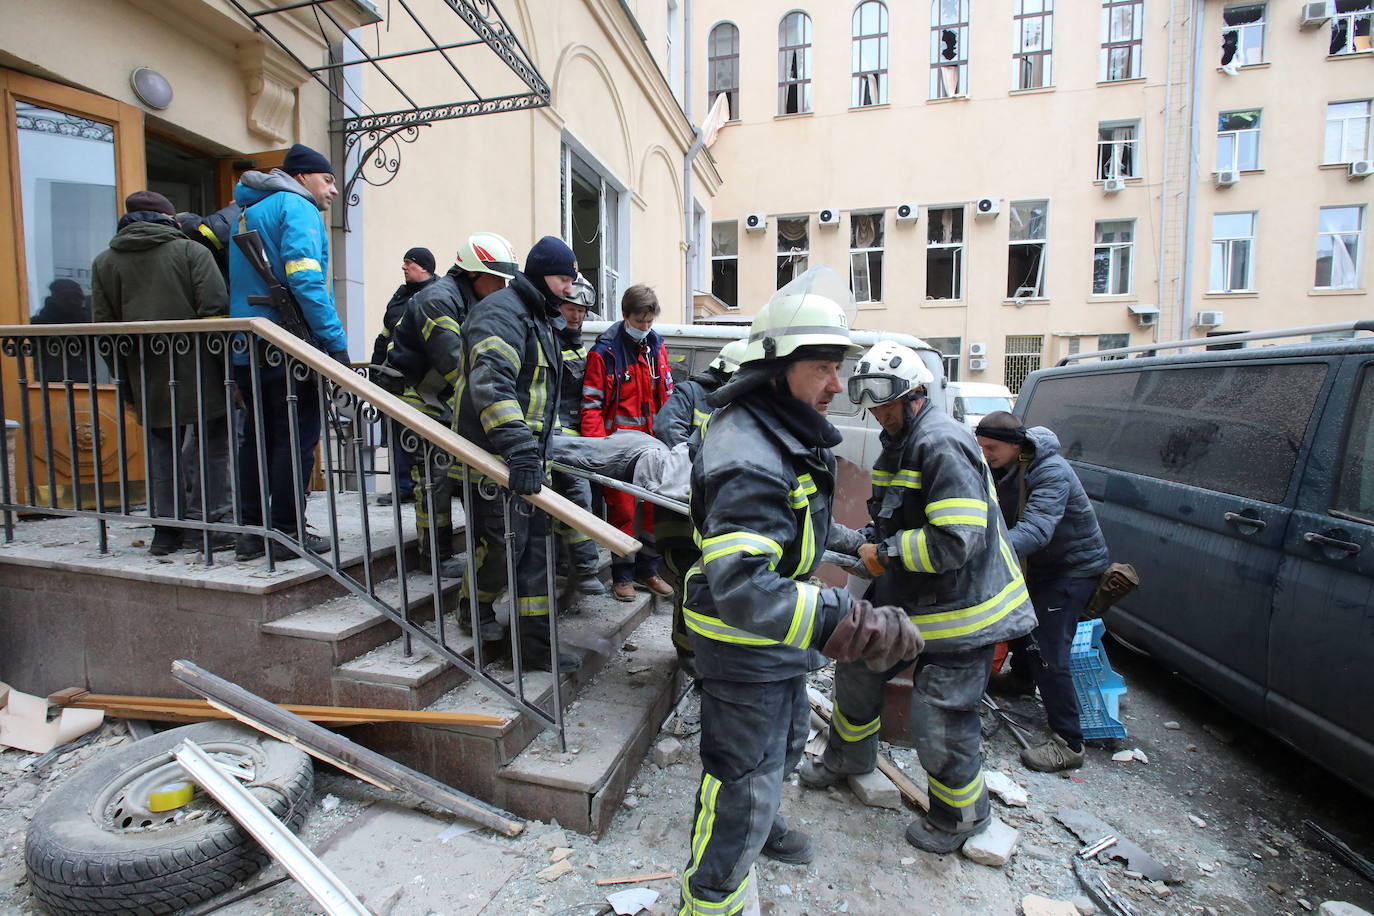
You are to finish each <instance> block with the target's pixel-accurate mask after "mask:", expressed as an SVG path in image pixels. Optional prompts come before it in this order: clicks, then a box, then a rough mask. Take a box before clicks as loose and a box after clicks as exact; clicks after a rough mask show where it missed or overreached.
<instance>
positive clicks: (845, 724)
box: [830, 703, 883, 743]
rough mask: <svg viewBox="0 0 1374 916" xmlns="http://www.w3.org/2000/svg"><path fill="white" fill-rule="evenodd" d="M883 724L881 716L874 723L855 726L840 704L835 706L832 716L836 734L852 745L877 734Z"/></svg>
mask: <svg viewBox="0 0 1374 916" xmlns="http://www.w3.org/2000/svg"><path fill="white" fill-rule="evenodd" d="M882 724H883V719H882V716H879V717H878V718H876V719H874V720H873V721H872V722H865V723H863V724H861V725H855V724H854V723H853V722H850V721H849V719H848V718H847V717H846V716H845V714H844V713H843V712H841V711H840V706H839V704H838V703H836V704H835V709H834V714H833V715H832V716H831V719H830V725H831V727H832V728H834V729H835V734H836V735H838V736H839V738H840V740H841V741H848V742H851V743H852V742H855V741H862V740H863V739H865V738H867V737H868V736H869V735H874V734H877V732H878V729H879V727H881V726H882Z"/></svg>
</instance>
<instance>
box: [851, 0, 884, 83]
mask: <svg viewBox="0 0 1374 916" xmlns="http://www.w3.org/2000/svg"><path fill="white" fill-rule="evenodd" d="M867 7H876V8H877V10H878V31H876V32H873V33H867V32H864V31H863V13H864V10H865V8H867ZM889 22H890V20H889V19H888V9H887V4H886V3H884V2H883V0H861V2H860V3H859V4H858V5H856V6H855V7H854V12H853V14H852V15H851V17H850V30H849V33H850V52H849V58H850V59H849V64H850V66H849V69H850V88H849V107H850V108H869V107H872V106H874V105H886V104H887V101H888V75H889V70H888V66H889V58H888V43H889V41H888V39H889ZM869 42H876V44H877V47H878V60H877V69H874V70H866V69H863V66H862V65H863V60H864V48H865V47H866V46H867V43H869ZM869 78H872V80H873V84H874V85H876V86H877V88H878V92H877V96H876V98H875V99H874V100H873V101H870V102H864V101H862V96H863V92H864V89H863V87H864V84H865V82H866V81H867V80H868V79H869Z"/></svg>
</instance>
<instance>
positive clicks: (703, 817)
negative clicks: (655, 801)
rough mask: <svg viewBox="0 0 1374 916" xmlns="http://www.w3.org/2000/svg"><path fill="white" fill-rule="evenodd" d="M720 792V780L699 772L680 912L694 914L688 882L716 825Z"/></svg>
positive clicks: (693, 903)
mask: <svg viewBox="0 0 1374 916" xmlns="http://www.w3.org/2000/svg"><path fill="white" fill-rule="evenodd" d="M719 794H720V780H719V779H716V778H715V777H714V776H712V775H711V774H710V773H707V772H705V771H703V772H702V774H701V790H700V792H699V793H698V796H697V808H698V810H697V820H696V824H694V825H693V827H692V864H691V865H690V866H688V868H687V870H686V871H684V872H683V873H682V912H683V913H687V914H689V916H690V914H695V913H696V912H697V910H696V909H695V905H696V899H695V898H694V897H693V896H692V891H691V885H690V884H689V882H690V881H691V879H692V877H693V876H694V875H696V873H697V869H698V868H699V867H701V857H702V855H703V854H704V853H705V852H706V845H707V844H708V843H710V842H711V832H712V831H713V830H714V829H715V825H716V796H718V795H719Z"/></svg>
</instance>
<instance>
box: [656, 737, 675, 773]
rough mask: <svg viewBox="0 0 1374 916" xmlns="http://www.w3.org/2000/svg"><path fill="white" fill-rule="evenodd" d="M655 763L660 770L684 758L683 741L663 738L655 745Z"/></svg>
mask: <svg viewBox="0 0 1374 916" xmlns="http://www.w3.org/2000/svg"><path fill="white" fill-rule="evenodd" d="M653 758H654V763H655V764H656V765H657V766H658V768H659V769H660V770H662V769H665V768H667V767H670V766H672V765H673V764H675V763H678V762H680V761H681V760H682V742H681V741H679V740H677V739H676V738H663V739H661V740H660V741H659V742H658V743H657V744H655V745H654V750H653Z"/></svg>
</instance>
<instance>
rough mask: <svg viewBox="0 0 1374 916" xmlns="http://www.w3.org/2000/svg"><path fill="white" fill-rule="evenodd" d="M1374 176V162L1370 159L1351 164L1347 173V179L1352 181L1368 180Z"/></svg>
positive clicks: (1358, 160)
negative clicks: (1358, 179)
mask: <svg viewBox="0 0 1374 916" xmlns="http://www.w3.org/2000/svg"><path fill="white" fill-rule="evenodd" d="M1370 175H1374V162H1371V161H1370V160H1368V159H1356V160H1355V161H1354V162H1352V163H1350V169H1349V171H1347V172H1346V177H1347V178H1349V179H1350V180H1351V181H1354V180H1355V179H1357V178H1368V177H1369V176H1370Z"/></svg>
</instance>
